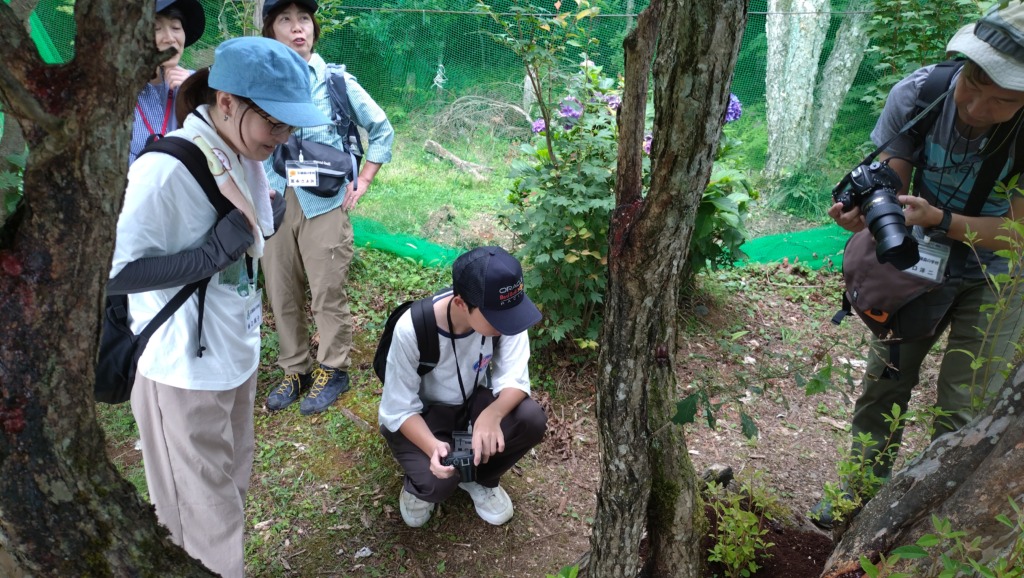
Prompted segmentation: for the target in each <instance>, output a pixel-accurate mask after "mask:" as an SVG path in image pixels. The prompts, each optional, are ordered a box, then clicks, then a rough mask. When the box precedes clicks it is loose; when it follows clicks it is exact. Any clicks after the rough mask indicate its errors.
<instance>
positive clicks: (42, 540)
mask: <svg viewBox="0 0 1024 578" xmlns="http://www.w3.org/2000/svg"><path fill="white" fill-rule="evenodd" d="M75 17H76V23H77V29H78V38H77V39H76V53H77V55H78V56H77V57H76V59H75V61H74V62H71V63H69V64H67V65H65V66H47V65H45V64H44V63H43V62H42V61H40V60H39V58H38V56H37V51H36V50H35V47H34V46H33V44H32V41H31V40H30V39H29V36H28V34H27V33H26V31H25V26H24V23H23V22H21V21H20V20H18V18H17V17H16V16H15V14H14V12H13V11H12V10H11V9H10V8H9V7H8V6H6V5H5V4H3V3H0V103H2V105H3V109H4V111H5V113H6V114H7V119H6V120H7V122H8V123H10V122H13V121H14V119H15V118H17V119H18V122H19V124H20V126H21V129H22V133H23V134H24V135H25V140H26V141H27V143H28V146H29V149H30V151H31V152H30V157H29V162H28V167H27V168H26V172H25V179H24V190H25V196H24V202H23V206H22V208H21V209H20V210H19V214H18V215H17V216H15V217H14V218H12V219H11V220H9V221H8V222H7V223H6V224H5V225H4V230H3V231H2V233H3V234H0V239H3V244H2V245H0V295H2V296H3V298H2V300H0V570H2V571H3V573H4V574H5V575H17V574H19V573H25V574H29V575H34V576H137V575H143V576H147V575H148V576H202V575H206V576H208V575H210V573H209V572H208V571H206V570H204V569H203V568H202V566H201V565H200V564H199V563H198V562H197V561H194V560H192V559H191V558H190V557H189V556H188V555H187V554H185V552H184V551H183V550H181V549H180V548H177V547H175V546H173V545H172V544H171V543H170V541H169V540H167V531H166V530H165V529H163V528H162V527H159V526H158V525H157V523H156V517H155V515H154V512H153V509H152V507H150V506H149V505H147V504H144V503H143V502H142V501H141V500H140V498H139V496H138V494H137V493H136V492H135V489H134V488H133V486H132V485H131V484H129V483H128V482H126V481H125V480H124V479H122V478H121V476H120V475H119V474H118V472H117V470H116V469H115V468H114V466H113V465H111V463H110V461H109V460H108V459H107V457H106V455H105V453H104V436H103V432H102V430H101V429H100V428H99V426H98V425H97V423H96V416H95V406H94V404H93V401H92V399H93V396H92V386H93V366H94V364H95V361H96V350H97V346H98V343H99V333H100V319H101V311H102V303H103V295H104V286H105V285H106V280H107V275H108V271H109V268H110V258H111V255H112V253H113V245H114V230H115V226H116V221H117V215H118V212H119V211H120V209H121V204H122V201H123V196H124V187H125V172H126V166H127V158H128V141H129V136H130V127H131V110H132V106H133V105H134V103H135V96H136V94H137V93H138V88H139V87H140V86H142V85H143V83H144V82H146V79H147V78H148V76H149V73H150V71H152V70H153V69H154V67H155V66H156V65H157V64H158V63H159V62H160V61H161V60H163V58H161V57H160V56H159V55H158V54H156V52H155V49H154V47H153V2H152V0H150V1H148V2H122V1H120V0H77V1H76V2H75ZM125 23H132V25H130V26H129V25H126V24H125Z"/></svg>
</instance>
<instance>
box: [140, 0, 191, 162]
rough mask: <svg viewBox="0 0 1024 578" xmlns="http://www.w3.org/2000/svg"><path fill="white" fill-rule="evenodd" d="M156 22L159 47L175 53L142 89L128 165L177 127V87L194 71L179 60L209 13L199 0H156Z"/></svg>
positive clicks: (161, 65) (157, 44) (157, 69)
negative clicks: (206, 12)
mask: <svg viewBox="0 0 1024 578" xmlns="http://www.w3.org/2000/svg"><path fill="white" fill-rule="evenodd" d="M153 23H154V27H155V29H156V47H157V50H159V51H160V52H163V51H165V50H169V49H171V48H173V49H174V50H175V51H176V53H175V55H174V56H172V57H170V58H168V59H167V60H165V61H164V62H162V63H161V64H160V66H158V67H157V68H156V73H155V74H154V75H153V78H152V79H151V80H150V81H149V82H147V83H146V85H145V86H144V87H143V88H142V90H140V91H139V98H138V102H136V104H135V120H134V122H133V124H132V141H131V145H130V146H129V148H128V164H129V165H130V164H132V163H133V162H135V159H136V158H138V156H139V153H140V152H142V148H143V147H144V146H146V143H148V142H150V141H152V140H154V139H158V138H160V137H162V136H163V135H165V134H167V133H169V132H171V131H173V130H176V129H177V128H178V118H177V115H175V114H174V101H175V98H176V96H177V94H178V87H179V86H181V83H182V82H184V81H185V79H186V78H188V76H189V75H190V74H192V71H190V70H186V69H184V68H182V67H181V66H179V65H178V62H179V61H180V60H181V55H182V51H184V49H185V47H187V46H192V45H193V44H195V43H196V41H197V40H199V39H200V38H201V37H202V36H203V30H204V29H205V28H206V15H205V13H204V12H203V7H202V5H200V4H199V0H157V2H156V16H155V18H154V20H153Z"/></svg>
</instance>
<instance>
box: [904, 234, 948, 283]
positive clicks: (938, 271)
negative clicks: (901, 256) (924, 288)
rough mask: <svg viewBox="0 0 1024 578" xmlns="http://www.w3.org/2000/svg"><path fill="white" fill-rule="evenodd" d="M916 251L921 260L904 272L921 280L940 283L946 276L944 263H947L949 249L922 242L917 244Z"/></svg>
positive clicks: (939, 244)
mask: <svg viewBox="0 0 1024 578" xmlns="http://www.w3.org/2000/svg"><path fill="white" fill-rule="evenodd" d="M917 250H918V252H919V253H920V255H921V258H920V259H919V260H918V261H917V263H915V264H914V266H913V267H911V268H909V269H907V270H906V272H907V273H910V274H911V275H916V276H918V277H921V278H922V279H928V280H929V281H935V282H941V281H942V277H943V276H944V275H945V274H946V263H948V262H949V247H948V246H947V245H943V244H942V243H929V242H928V241H924V242H919V243H918V244H917Z"/></svg>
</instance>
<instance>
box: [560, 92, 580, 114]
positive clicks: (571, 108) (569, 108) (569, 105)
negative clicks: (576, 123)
mask: <svg viewBox="0 0 1024 578" xmlns="http://www.w3.org/2000/svg"><path fill="white" fill-rule="evenodd" d="M558 114H559V115H561V116H562V118H571V119H573V120H576V119H578V118H579V117H580V115H582V114H583V105H582V104H581V103H580V101H579V100H577V99H576V98H573V97H571V96H567V97H565V98H564V99H563V100H562V106H560V107H559V108H558Z"/></svg>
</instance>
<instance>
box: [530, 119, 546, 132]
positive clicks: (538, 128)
mask: <svg viewBox="0 0 1024 578" xmlns="http://www.w3.org/2000/svg"><path fill="white" fill-rule="evenodd" d="M532 128H533V132H534V134H536V133H539V132H544V131H545V130H546V129H547V126H546V125H545V124H544V119H543V118H538V119H537V120H535V121H533V127H532Z"/></svg>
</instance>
